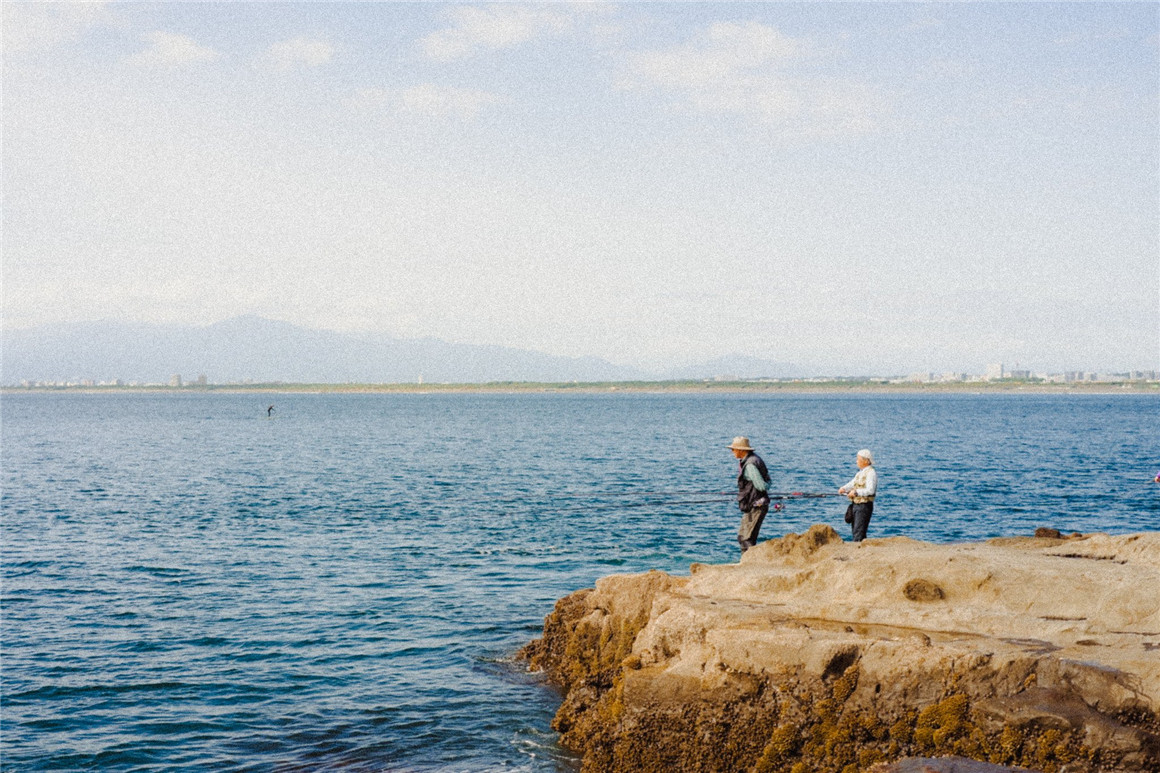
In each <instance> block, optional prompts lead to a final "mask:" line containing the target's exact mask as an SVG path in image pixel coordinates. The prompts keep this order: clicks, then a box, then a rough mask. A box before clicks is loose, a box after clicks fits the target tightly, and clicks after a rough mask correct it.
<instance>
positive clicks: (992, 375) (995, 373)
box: [983, 362, 1005, 381]
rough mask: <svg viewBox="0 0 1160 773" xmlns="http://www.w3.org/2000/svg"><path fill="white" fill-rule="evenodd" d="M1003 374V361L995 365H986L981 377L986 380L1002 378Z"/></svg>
mask: <svg viewBox="0 0 1160 773" xmlns="http://www.w3.org/2000/svg"><path fill="white" fill-rule="evenodd" d="M1004 375H1005V374H1004V371H1003V363H1001V362H1000V363H997V364H995V365H988V366H987V370H986V371H985V372H984V373H983V378H985V379H986V380H987V381H995V380H996V379H1000V378H1003V377H1004Z"/></svg>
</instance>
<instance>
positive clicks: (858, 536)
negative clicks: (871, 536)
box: [850, 502, 874, 542]
mask: <svg viewBox="0 0 1160 773" xmlns="http://www.w3.org/2000/svg"><path fill="white" fill-rule="evenodd" d="M853 507H854V522H853V523H851V524H850V530H851V531H852V532H853V533H854V541H855V542H861V541H862V540H864V539H866V527H867V526H869V525H870V516H871V515H873V514H874V503H873V502H862V503H861V504H855V505H853Z"/></svg>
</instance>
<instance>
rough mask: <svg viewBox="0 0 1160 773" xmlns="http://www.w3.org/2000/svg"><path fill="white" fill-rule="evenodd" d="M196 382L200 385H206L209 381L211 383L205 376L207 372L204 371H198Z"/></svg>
mask: <svg viewBox="0 0 1160 773" xmlns="http://www.w3.org/2000/svg"><path fill="white" fill-rule="evenodd" d="M196 383H197V385H198V386H205V385H206V384H207V383H209V382H208V380H207V379H206V377H205V374H204V373H198V374H197V382H196Z"/></svg>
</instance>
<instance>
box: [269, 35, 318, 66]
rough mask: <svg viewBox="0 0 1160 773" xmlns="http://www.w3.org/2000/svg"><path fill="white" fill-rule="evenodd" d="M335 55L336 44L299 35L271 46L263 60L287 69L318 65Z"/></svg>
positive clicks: (270, 64)
mask: <svg viewBox="0 0 1160 773" xmlns="http://www.w3.org/2000/svg"><path fill="white" fill-rule="evenodd" d="M333 55H334V46H332V45H331V44H330V43H327V42H326V41H324V40H310V39H309V38H305V37H297V38H292V39H290V40H283V41H280V42H278V43H275V44H273V45H272V46H270V47H269V48H268V49H266V52H265V54H264V55H263V57H262V61H263V62H264V63H265V64H266V65H267V66H269V67H273V68H274V69H275V70H280V71H286V70H292V69H294V68H297V67H318V66H319V65H323V64H326V63H327V62H329V61H330V58H331V56H333Z"/></svg>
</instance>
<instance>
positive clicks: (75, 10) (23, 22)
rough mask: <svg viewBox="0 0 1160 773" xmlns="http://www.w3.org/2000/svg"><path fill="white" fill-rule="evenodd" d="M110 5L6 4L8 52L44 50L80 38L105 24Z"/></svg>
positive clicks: (5, 17)
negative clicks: (103, 21) (93, 28)
mask: <svg viewBox="0 0 1160 773" xmlns="http://www.w3.org/2000/svg"><path fill="white" fill-rule="evenodd" d="M106 10H107V4H106V3H105V2H103V0H101V1H99V2H73V3H4V11H3V13H4V23H3V31H4V52H5V54H6V55H8V56H12V55H20V54H27V53H31V52H34V51H44V50H47V49H51V48H55V47H56V46H59V45H63V44H65V43H71V42H73V41H76V40H78V39H79V38H80V37H81V36H82V35H84V34H85V32H87V31H88V30H89V29H91V28H92V27H94V26H96V25H97V24H99V23H101V21H102V20H103V19H104V18H105V16H106Z"/></svg>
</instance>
